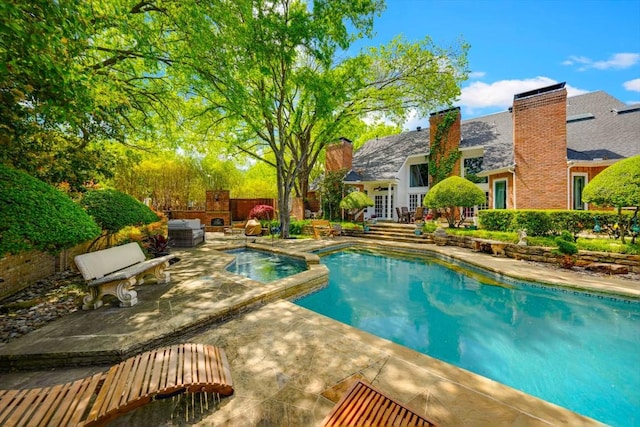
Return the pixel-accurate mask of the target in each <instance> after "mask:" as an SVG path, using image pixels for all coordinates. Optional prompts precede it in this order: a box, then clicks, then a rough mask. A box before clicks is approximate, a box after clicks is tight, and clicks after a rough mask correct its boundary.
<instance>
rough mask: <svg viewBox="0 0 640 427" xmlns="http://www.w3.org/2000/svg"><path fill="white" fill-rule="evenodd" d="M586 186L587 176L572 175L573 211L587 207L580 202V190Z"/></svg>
mask: <svg viewBox="0 0 640 427" xmlns="http://www.w3.org/2000/svg"><path fill="white" fill-rule="evenodd" d="M585 185H587V175H585V174H580V175H577V174H576V175H573V209H575V210H585V209H586V208H587V207H586V205H585V203H584V202H583V201H582V190H584V186H585Z"/></svg>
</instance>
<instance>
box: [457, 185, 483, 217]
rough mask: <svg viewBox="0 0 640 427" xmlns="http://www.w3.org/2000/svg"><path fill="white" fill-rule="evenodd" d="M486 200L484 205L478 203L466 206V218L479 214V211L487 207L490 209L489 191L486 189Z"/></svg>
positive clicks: (464, 212)
mask: <svg viewBox="0 0 640 427" xmlns="http://www.w3.org/2000/svg"><path fill="white" fill-rule="evenodd" d="M484 200H485V202H484V203H483V204H482V205H476V206H472V207H469V208H464V210H463V214H464V217H465V218H471V217H475V216H478V211H483V210H485V209H489V192H488V191H485V193H484Z"/></svg>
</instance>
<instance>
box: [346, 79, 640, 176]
mask: <svg viewBox="0 0 640 427" xmlns="http://www.w3.org/2000/svg"><path fill="white" fill-rule="evenodd" d="M460 126H461V135H462V140H461V141H460V148H461V149H465V148H473V147H483V148H484V159H483V169H484V170H485V171H491V170H497V169H503V168H507V167H511V166H513V165H514V153H513V117H512V114H511V112H510V111H504V112H501V113H495V114H490V115H487V116H483V117H477V118H473V119H469V120H463V121H462V122H461V124H460ZM428 153H429V129H422V130H420V131H418V130H415V131H409V132H403V133H400V134H397V135H391V136H388V137H385V138H379V139H375V140H370V141H367V142H366V143H365V144H364V145H363V146H362V148H361V149H360V150H358V151H356V152H355V153H354V156H353V171H354V174H353V175H349V176H348V179H347V180H351V181H355V180H356V179H355V178H356V177H358V178H359V179H358V180H360V181H379V180H389V179H395V178H396V176H397V174H398V171H399V170H400V168H401V167H402V165H403V164H404V162H405V161H406V159H407V158H408V157H411V156H415V155H427V154H428ZM638 154H640V104H636V105H631V106H630V105H626V104H624V103H623V102H621V101H619V100H617V99H616V98H614V97H612V96H611V95H609V94H607V93H605V92H603V91H597V92H590V93H587V94H583V95H577V96H573V97H570V98H567V159H569V160H583V161H590V160H596V159H620V158H626V157H632V156H635V155H638Z"/></svg>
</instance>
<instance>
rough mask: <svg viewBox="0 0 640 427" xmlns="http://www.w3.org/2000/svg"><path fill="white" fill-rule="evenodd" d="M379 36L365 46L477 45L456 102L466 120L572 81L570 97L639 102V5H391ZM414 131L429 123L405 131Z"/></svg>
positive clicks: (548, 0) (515, 1) (407, 1)
mask: <svg viewBox="0 0 640 427" xmlns="http://www.w3.org/2000/svg"><path fill="white" fill-rule="evenodd" d="M374 29H375V32H376V35H375V36H374V38H373V39H370V40H366V42H365V43H364V44H365V45H371V46H379V45H382V44H386V43H388V42H389V41H390V40H391V39H393V38H394V37H395V36H397V35H399V34H402V35H403V36H404V37H405V38H406V39H408V40H414V41H416V40H420V39H423V38H424V37H425V36H429V37H431V38H432V40H433V41H434V42H435V43H436V44H437V45H438V46H440V47H446V46H451V45H454V44H455V43H456V41H457V39H458V38H460V37H462V38H463V39H464V40H465V41H466V42H467V43H469V44H470V45H471V49H470V51H469V66H470V69H471V71H472V74H471V76H470V78H469V80H467V81H466V82H464V83H463V84H462V95H461V97H460V99H459V101H458V102H457V103H456V105H458V106H460V107H461V109H462V118H463V120H464V119H468V118H472V117H477V116H483V115H487V114H491V113H495V112H498V111H504V110H506V109H507V108H508V107H509V106H511V103H512V100H513V95H514V94H516V93H520V92H524V91H527V90H531V89H536V88H540V87H544V86H548V85H550V84H553V83H556V82H567V86H566V87H567V90H568V95H569V96H572V95H579V94H582V93H587V92H593V91H598V90H602V91H605V92H607V93H609V94H610V95H612V96H614V97H615V98H617V99H619V100H620V101H622V102H625V103H629V104H632V103H639V102H640V0H555V1H553V0H538V1H534V0H511V1H507V0H475V1H474V0H469V1H467V0H387V9H386V10H385V11H384V12H383V14H382V16H381V17H379V18H376V20H375V23H374ZM362 45H363V44H362V43H358V45H357V46H356V47H361V46H362ZM416 125H422V126H426V125H428V120H427V119H424V118H420V117H414V118H412V119H410V120H409V122H407V123H406V124H405V126H404V127H405V128H406V129H412V128H415V126H416Z"/></svg>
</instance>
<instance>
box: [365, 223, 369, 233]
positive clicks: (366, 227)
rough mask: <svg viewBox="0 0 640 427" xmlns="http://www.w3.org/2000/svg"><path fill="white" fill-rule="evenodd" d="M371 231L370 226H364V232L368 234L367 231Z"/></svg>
mask: <svg viewBox="0 0 640 427" xmlns="http://www.w3.org/2000/svg"><path fill="white" fill-rule="evenodd" d="M369 230H370V228H369V226H368V225H365V226H364V232H365V233H366V232H367V231H369Z"/></svg>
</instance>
